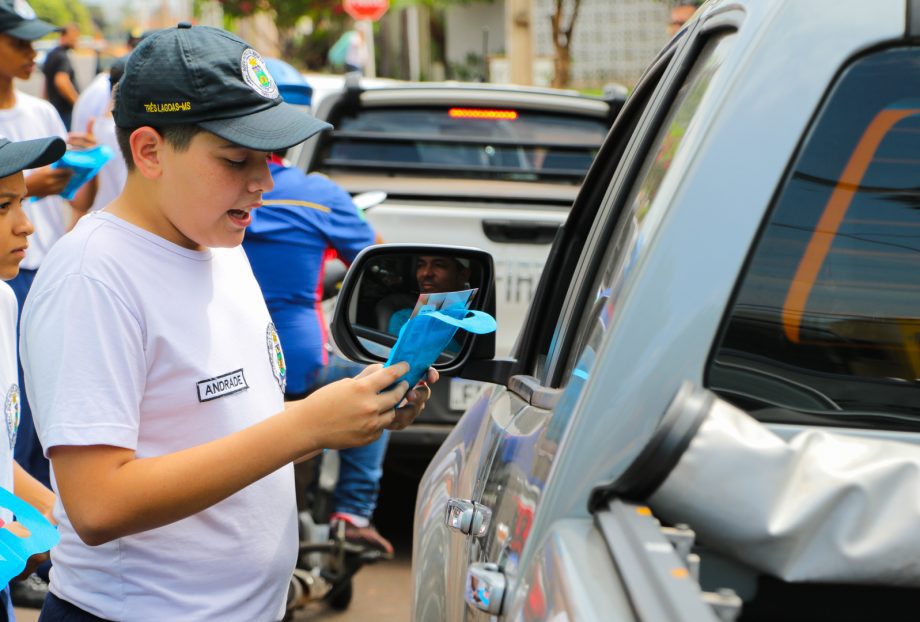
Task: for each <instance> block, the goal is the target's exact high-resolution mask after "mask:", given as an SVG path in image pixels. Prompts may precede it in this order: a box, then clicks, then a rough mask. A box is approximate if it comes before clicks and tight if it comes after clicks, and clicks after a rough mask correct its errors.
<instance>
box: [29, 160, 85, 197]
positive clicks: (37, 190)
mask: <svg viewBox="0 0 920 622" xmlns="http://www.w3.org/2000/svg"><path fill="white" fill-rule="evenodd" d="M72 175H73V170H72V169H69V168H64V167H61V168H51V166H50V165H48V166H43V167H41V168H38V169H35V170H34V171H32V173H31V174H30V175H29V176H28V177H26V187H27V188H28V192H29V196H32V197H38V198H42V197H47V196H51V195H53V194H60V193H61V192H62V191H63V190H64V188H65V187H66V186H67V182H68V181H70V177H71V176H72Z"/></svg>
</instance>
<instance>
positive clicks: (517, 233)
mask: <svg viewBox="0 0 920 622" xmlns="http://www.w3.org/2000/svg"><path fill="white" fill-rule="evenodd" d="M558 230H559V223H556V222H545V221H532V220H483V221H482V231H483V233H485V234H486V237H487V238H489V239H490V240H492V241H493V242H497V243H499V244H550V243H551V242H552V241H553V239H555V237H556V231H558Z"/></svg>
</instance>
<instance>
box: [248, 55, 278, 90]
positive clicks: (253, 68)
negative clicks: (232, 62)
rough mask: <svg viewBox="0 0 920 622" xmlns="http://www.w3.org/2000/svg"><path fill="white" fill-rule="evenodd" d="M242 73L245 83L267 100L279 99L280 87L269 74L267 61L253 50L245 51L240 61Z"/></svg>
mask: <svg viewBox="0 0 920 622" xmlns="http://www.w3.org/2000/svg"><path fill="white" fill-rule="evenodd" d="M240 71H241V72H242V73H243V81H244V82H246V84H248V85H249V86H250V87H251V88H252V90H253V91H255V92H256V93H258V94H259V95H261V96H262V97H265V98H266V99H275V98H276V97H278V85H277V84H275V81H274V79H272V75H271V74H270V73H268V68H267V67H266V66H265V61H263V60H262V57H261V56H260V55H259V53H258V52H256V51H255V50H253V49H252V48H246V49H245V50H243V57H242V58H241V59H240Z"/></svg>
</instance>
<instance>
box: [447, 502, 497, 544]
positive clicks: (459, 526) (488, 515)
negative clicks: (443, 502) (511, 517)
mask: <svg viewBox="0 0 920 622" xmlns="http://www.w3.org/2000/svg"><path fill="white" fill-rule="evenodd" d="M444 522H445V523H446V524H447V526H448V527H449V528H451V529H456V530H457V531H459V532H460V533H463V534H466V535H468V536H473V537H475V538H481V537H482V536H484V535H486V533H488V531H489V524H490V523H491V522H492V510H490V509H489V508H487V507H486V506H484V505H481V504H479V503H474V502H473V501H470V500H469V499H448V501H447V512H446V515H445V517H444Z"/></svg>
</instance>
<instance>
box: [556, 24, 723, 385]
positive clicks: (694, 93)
mask: <svg viewBox="0 0 920 622" xmlns="http://www.w3.org/2000/svg"><path fill="white" fill-rule="evenodd" d="M733 41H734V36H733V35H730V34H728V35H722V36H719V37H717V38H713V39H710V40H709V41H708V42H707V44H706V46H705V47H704V48H703V50H702V52H701V53H700V57H699V58H698V60H697V62H696V64H695V65H694V67H693V69H692V70H691V72H690V73H689V75H688V76H687V78H686V80H685V81H684V83H683V85H682V86H681V88H680V90H679V91H678V93H677V97H676V99H675V101H674V102H673V104H672V106H671V109H670V111H669V113H668V116H667V118H666V119H665V120H664V123H663V124H662V129H661V131H660V132H659V134H658V136H657V137H656V139H655V142H654V144H653V145H652V147H651V149H650V151H649V155H648V157H647V159H646V160H645V162H644V163H643V166H642V169H641V172H640V173H639V176H638V178H637V182H636V184H635V186H634V187H633V190H632V192H631V193H630V198H629V200H628V201H627V203H626V207H625V209H624V210H623V211H622V213H621V214H620V216H619V221H618V222H617V225H616V228H615V230H614V232H613V235H612V236H611V237H610V238H609V240H608V241H605V242H604V244H603V246H604V247H606V248H607V249H608V250H607V252H606V255H605V257H604V260H603V262H602V264H601V268H600V271H599V272H598V275H597V277H596V279H595V282H594V285H593V286H592V289H591V292H592V300H591V301H590V304H589V305H586V314H585V315H584V316H583V318H582V321H581V322H580V323H579V329H578V335H577V338H576V347H575V348H573V349H572V351H571V354H570V356H569V361H568V364H567V365H566V367H565V369H564V371H563V374H562V377H563V378H569V377H570V375H574V376H575V377H584V376H585V375H586V374H587V371H588V370H589V369H590V367H591V366H592V365H593V361H594V353H595V352H596V351H597V348H598V346H599V344H600V341H601V339H602V338H603V336H604V333H605V332H606V330H607V327H608V326H609V325H610V322H611V319H612V318H613V316H614V314H615V313H616V307H617V300H618V298H619V295H620V291H621V290H622V288H623V285H624V283H625V282H626V278H627V276H628V275H629V273H630V271H631V269H632V266H633V265H634V263H635V261H636V260H637V259H638V257H639V255H640V254H641V253H642V251H643V246H644V245H643V241H644V240H645V239H647V237H648V236H649V235H650V232H651V229H652V228H653V227H655V226H656V225H657V223H658V222H659V219H660V214H655V213H654V211H653V210H654V207H655V206H654V205H653V204H654V202H655V197H656V196H657V195H658V191H659V189H660V188H661V184H662V182H663V181H664V179H665V175H666V174H667V172H668V169H669V167H670V165H671V162H672V161H673V160H674V157H675V156H676V154H677V153H678V152H679V150H680V147H681V143H682V142H683V139H684V136H685V135H686V133H687V132H688V131H689V130H690V129H691V128H692V126H693V122H694V119H695V118H696V112H697V111H698V110H699V107H700V103H701V102H702V101H703V99H704V96H705V94H706V92H707V91H708V89H709V86H710V84H712V80H713V78H714V77H715V76H716V74H717V73H718V70H719V68H720V67H721V66H722V64H723V62H724V61H725V59H726V58H727V57H728V52H729V49H730V47H731V43H732V42H733ZM659 207H663V206H659Z"/></svg>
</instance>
